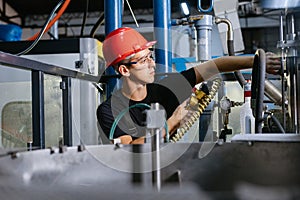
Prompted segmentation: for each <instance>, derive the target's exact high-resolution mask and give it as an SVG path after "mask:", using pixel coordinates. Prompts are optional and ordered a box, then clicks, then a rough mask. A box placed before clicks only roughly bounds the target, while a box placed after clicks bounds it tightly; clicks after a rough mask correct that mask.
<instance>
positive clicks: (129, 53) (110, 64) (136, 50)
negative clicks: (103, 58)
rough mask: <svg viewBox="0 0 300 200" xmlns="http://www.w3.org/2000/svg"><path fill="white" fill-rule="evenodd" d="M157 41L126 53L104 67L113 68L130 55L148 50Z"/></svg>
mask: <svg viewBox="0 0 300 200" xmlns="http://www.w3.org/2000/svg"><path fill="white" fill-rule="evenodd" d="M156 42H157V41H156V40H154V41H150V42H147V43H146V44H144V45H143V46H141V47H140V48H139V49H135V50H134V51H131V52H128V53H127V54H124V55H122V56H120V57H118V58H116V59H115V60H114V61H113V62H111V63H106V67H109V66H113V65H115V64H117V63H119V62H121V61H122V60H124V59H126V58H127V57H128V56H130V55H132V54H135V53H138V52H140V51H143V50H145V49H147V48H150V47H152V46H153V45H154V44H155V43H156Z"/></svg>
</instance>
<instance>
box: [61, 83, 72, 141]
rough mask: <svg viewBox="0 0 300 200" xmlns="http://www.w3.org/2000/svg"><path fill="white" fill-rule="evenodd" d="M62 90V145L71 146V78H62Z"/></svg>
mask: <svg viewBox="0 0 300 200" xmlns="http://www.w3.org/2000/svg"><path fill="white" fill-rule="evenodd" d="M60 88H61V89H62V104H63V141H64V142H63V145H67V146H72V144H73V141H72V140H73V138H72V95H71V78H70V77H62V82H61V85H60Z"/></svg>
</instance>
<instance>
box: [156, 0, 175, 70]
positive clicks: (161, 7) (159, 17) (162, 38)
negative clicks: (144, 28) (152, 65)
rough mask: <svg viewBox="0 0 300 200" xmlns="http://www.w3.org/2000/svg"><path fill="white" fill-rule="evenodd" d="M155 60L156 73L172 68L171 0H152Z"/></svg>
mask: <svg viewBox="0 0 300 200" xmlns="http://www.w3.org/2000/svg"><path fill="white" fill-rule="evenodd" d="M153 19H154V38H155V40H157V43H156V46H155V60H156V66H157V72H158V73H168V72H171V69H172V52H171V51H172V46H171V45H172V43H171V39H172V38H171V34H170V33H171V31H170V27H171V1H170V0H153Z"/></svg>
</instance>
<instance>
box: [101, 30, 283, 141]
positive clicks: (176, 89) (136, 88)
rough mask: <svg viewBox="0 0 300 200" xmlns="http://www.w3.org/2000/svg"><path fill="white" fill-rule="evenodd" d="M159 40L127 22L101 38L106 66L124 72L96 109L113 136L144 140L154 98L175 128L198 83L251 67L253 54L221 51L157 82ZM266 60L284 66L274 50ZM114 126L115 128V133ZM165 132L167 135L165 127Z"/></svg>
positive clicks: (273, 65)
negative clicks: (155, 55)
mask: <svg viewBox="0 0 300 200" xmlns="http://www.w3.org/2000/svg"><path fill="white" fill-rule="evenodd" d="M155 43H156V41H150V42H149V41H147V40H146V39H145V38H144V37H143V36H142V35H141V34H140V33H138V32H137V31H136V30H134V29H132V28H127V27H124V28H119V29H116V30H114V31H112V32H111V33H110V34H109V35H107V37H106V39H105V40H104V42H103V54H104V57H105V60H106V62H107V67H109V66H112V67H114V69H115V70H116V71H117V72H118V73H119V74H120V75H122V88H121V89H119V90H117V91H114V92H113V94H112V95H111V97H109V98H108V99H107V100H106V101H105V102H103V103H102V104H101V105H100V106H99V107H98V109H97V118H98V122H99V124H100V127H101V129H102V131H103V132H104V133H105V135H106V136H107V137H108V138H109V136H111V135H112V134H113V138H119V139H120V141H121V143H123V144H141V143H144V138H145V120H146V118H145V112H144V111H145V110H146V109H148V106H149V105H151V103H159V104H160V105H161V106H162V107H163V108H164V109H165V111H166V119H167V122H166V123H167V126H168V131H169V133H170V134H172V133H174V132H175V131H176V129H177V128H178V127H179V125H180V122H181V120H182V119H183V118H184V116H185V115H186V114H187V113H188V111H187V110H186V109H185V106H186V102H185V100H186V99H187V98H188V97H189V96H190V95H191V91H192V88H193V87H194V86H195V85H196V84H198V83H200V82H202V81H204V80H208V79H209V78H211V77H212V76H214V75H216V74H218V73H220V72H231V71H235V70H242V69H248V68H251V67H252V65H253V61H254V57H251V56H241V57H237V56H226V57H221V58H217V59H214V60H210V61H208V62H205V63H201V64H198V65H196V66H194V67H192V68H190V69H188V70H185V71H182V72H180V73H178V74H176V75H170V76H168V77H166V78H164V79H162V80H160V81H159V82H157V83H154V76H155V62H154V60H153V57H152V53H153V52H152V51H151V47H152V46H153V45H154V44H155ZM267 65H268V67H267V69H268V72H270V73H276V72H277V71H278V70H279V69H280V61H279V60H278V59H275V58H273V57H272V56H267ZM147 105H148V106H147ZM129 107H130V108H129ZM124 111H126V113H125V115H124V116H123V117H122V118H120V121H118V123H117V124H116V122H115V120H116V118H118V117H119V114H120V113H121V112H124ZM112 127H114V128H115V130H114V132H113V133H111V129H112ZM163 134H164V136H165V131H164V132H163Z"/></svg>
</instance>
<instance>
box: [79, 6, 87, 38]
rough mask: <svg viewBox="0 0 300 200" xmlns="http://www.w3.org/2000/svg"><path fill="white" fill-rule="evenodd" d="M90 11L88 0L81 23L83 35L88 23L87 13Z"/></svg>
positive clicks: (81, 34) (81, 33)
mask: <svg viewBox="0 0 300 200" xmlns="http://www.w3.org/2000/svg"><path fill="white" fill-rule="evenodd" d="M88 11H89V0H86V4H85V11H84V13H83V20H82V24H81V31H80V36H81V37H82V36H83V32H84V27H85V24H86V18H87V13H88Z"/></svg>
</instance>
